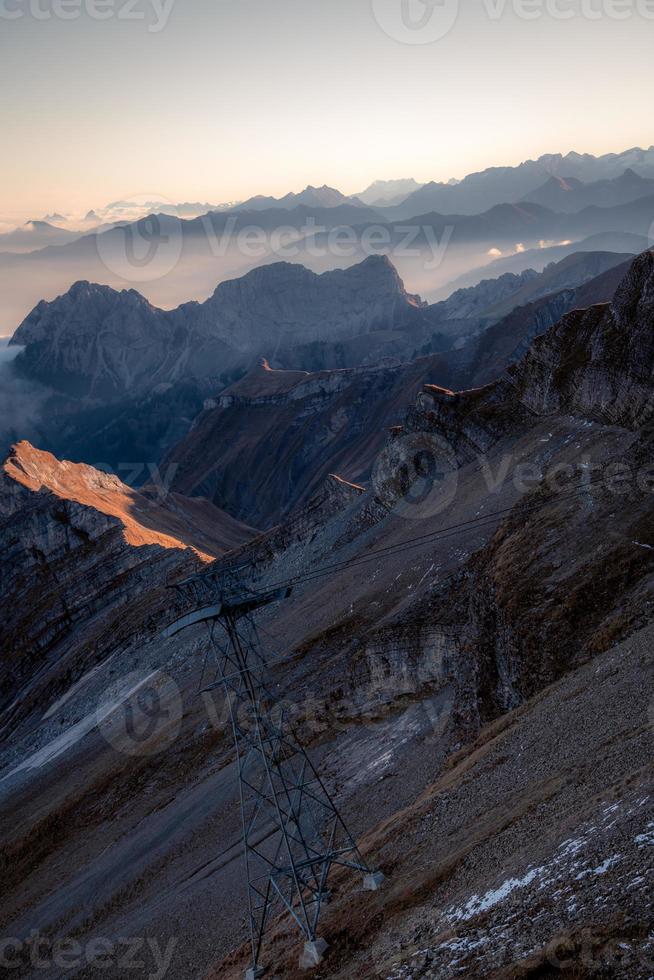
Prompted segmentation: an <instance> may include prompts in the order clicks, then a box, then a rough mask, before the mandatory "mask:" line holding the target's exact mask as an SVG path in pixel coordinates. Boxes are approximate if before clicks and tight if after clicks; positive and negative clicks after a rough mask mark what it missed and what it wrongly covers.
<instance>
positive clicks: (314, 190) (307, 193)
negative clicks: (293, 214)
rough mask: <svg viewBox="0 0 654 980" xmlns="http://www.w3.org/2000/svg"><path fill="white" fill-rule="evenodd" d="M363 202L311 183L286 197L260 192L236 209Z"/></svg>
mask: <svg viewBox="0 0 654 980" xmlns="http://www.w3.org/2000/svg"><path fill="white" fill-rule="evenodd" d="M362 203H363V202H362V201H360V200H359V199H358V198H356V197H348V196H346V195H345V194H341V192H340V191H337V190H336V189H335V188H333V187H328V186H327V185H326V184H324V185H323V186H322V187H312V186H311V184H309V186H308V187H305V189H304V190H303V191H300V193H299V194H293V193H291V194H285V195H284V197H265V196H264V195H263V194H259V195H257V196H256V197H251V198H249V199H248V200H247V201H243V203H242V204H239V205H238V207H237V208H236V209H235V210H237V211H267V210H269V209H270V208H284V209H285V210H292V209H293V208H297V207H307V208H337V207H339V206H340V205H342V204H355V205H357V204H358V205H360V204H362Z"/></svg>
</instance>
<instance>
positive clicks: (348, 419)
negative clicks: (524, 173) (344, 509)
mask: <svg viewBox="0 0 654 980" xmlns="http://www.w3.org/2000/svg"><path fill="white" fill-rule="evenodd" d="M619 258H621V257H619V256H612V255H610V254H607V255H606V256H604V255H598V256H596V255H592V254H589V255H588V256H580V257H577V258H576V259H568V260H564V261H563V262H562V263H560V264H559V266H557V267H554V268H552V269H548V270H547V272H546V273H543V274H541V275H537V274H536V273H530V274H529V275H526V276H524V277H510V278H509V279H506V280H498V281H493V282H489V283H482V284H481V285H480V286H479V287H477V288H474V289H470V290H465V291H461V292H460V293H457V294H454V296H453V297H452V299H451V301H450V302H448V303H444V304H438V305H437V306H435V307H432V310H431V312H432V313H433V314H435V315H438V316H441V315H443V314H445V315H450V314H455V315H457V314H458V315H459V316H460V317H461V319H459V320H454V321H447V320H444V321H442V322H439V323H438V325H437V327H436V329H437V330H438V331H441V330H447V328H448V324H450V323H454V324H456V326H457V328H458V330H459V331H460V332H461V331H463V329H464V324H465V323H466V322H467V323H468V328H467V329H469V330H473V329H474V328H477V329H478V328H479V324H480V323H482V322H484V316H483V315H481V314H483V313H485V314H486V318H487V319H486V322H487V323H492V322H493V319H494V318H493V316H492V311H493V310H494V309H495V310H497V309H499V308H501V305H502V302H503V301H506V297H507V294H511V293H510V291H512V295H513V296H514V297H516V298H518V297H524V296H529V295H534V296H538V295H539V292H540V291H541V290H547V289H548V288H551V287H552V286H554V285H555V284H563V283H565V282H574V281H576V279H579V280H580V281H582V282H583V281H584V278H585V277H586V276H589V275H592V274H593V273H594V272H595V271H596V270H598V269H600V270H601V269H602V268H604V266H607V265H608V266H611V265H613V263H614V262H617V261H618V259H619ZM630 266H631V261H628V262H627V263H622V264H620V265H617V266H616V267H615V268H610V269H609V271H607V272H605V273H603V274H602V275H599V276H597V277H596V278H594V279H591V280H590V281H589V282H587V283H585V284H584V285H583V286H580V287H579V289H561V290H560V291H558V292H555V293H551V294H549V295H547V296H545V297H544V298H542V299H540V300H537V301H535V302H533V303H528V304H527V305H526V306H520V307H519V308H518V309H516V310H514V311H513V312H512V313H511V314H509V315H508V316H506V317H503V318H501V319H499V320H498V322H496V323H494V325H493V326H491V327H489V328H488V329H487V330H486V331H485V332H483V333H482V334H481V335H480V336H478V337H476V338H474V339H472V340H470V341H469V342H468V343H467V344H466V345H465V346H463V347H462V348H461V349H457V350H454V351H449V352H446V353H442V354H435V355H430V356H425V357H422V358H419V359H418V360H416V361H414V362H412V363H410V364H404V365H400V366H389V367H385V368H381V369H380V368H373V369H365V370H364V369H359V370H355V371H335V372H319V373H312V374H305V373H298V372H291V371H271V370H270V368H269V366H268V365H265V366H264V367H261V366H259V367H257V368H256V369H254V370H253V371H252V372H251V373H250V374H248V375H246V377H245V378H243V379H241V380H240V381H238V382H236V383H235V384H234V385H232V386H230V387H229V388H227V389H225V390H224V391H223V392H222V394H221V395H220V396H219V397H217V398H216V399H209V400H208V402H207V405H208V408H207V409H206V410H205V411H204V412H203V413H202V414H201V415H199V417H198V418H197V419H196V421H195V423H194V425H193V427H192V429H191V431H190V433H189V434H188V436H187V437H185V438H184V439H182V440H181V441H180V443H179V444H178V445H176V446H175V447H174V448H173V449H172V450H171V452H170V453H168V454H167V455H166V457H165V458H164V460H163V463H162V470H163V471H164V472H165V471H168V470H171V472H174V477H173V486H174V487H175V489H176V490H178V491H179V492H180V493H183V494H186V495H189V496H193V495H195V494H201V495H203V496H206V497H208V498H209V499H210V500H213V502H214V503H215V504H216V506H218V507H221V508H224V509H225V510H226V511H227V512H228V513H230V514H233V515H234V516H235V517H237V518H239V519H241V520H245V521H248V522H250V523H253V524H255V525H256V526H258V527H264V526H269V525H270V524H272V523H276V522H278V521H279V520H280V519H282V518H283V517H284V516H285V515H287V514H288V513H289V511H290V510H292V509H293V508H294V507H296V506H297V505H299V504H301V503H303V502H306V501H307V500H308V498H309V497H310V496H311V494H312V493H313V492H314V491H315V490H316V488H317V487H318V486H319V485H320V484H321V482H322V481H323V480H324V478H325V476H326V475H327V474H328V473H329V472H332V471H335V472H338V473H340V474H341V475H342V476H344V477H345V478H346V479H347V480H350V481H353V482H354V483H361V482H366V481H368V480H369V478H370V475H371V469H372V466H373V463H374V460H375V459H376V457H377V455H378V453H379V451H380V450H381V448H382V445H383V442H384V440H385V438H386V430H387V429H388V428H390V427H392V426H394V425H396V424H398V423H399V422H400V421H401V420H402V417H403V415H404V413H405V411H406V409H407V408H408V406H409V405H410V404H411V403H412V402H413V400H414V398H415V395H416V393H417V391H418V389H419V387H420V386H421V385H424V384H426V383H433V384H439V385H443V386H446V387H448V388H456V389H463V388H472V387H477V386H479V385H481V384H485V383H487V382H488V381H491V380H493V379H494V378H497V377H499V376H500V375H501V374H502V373H503V371H504V370H505V368H506V367H507V366H508V365H509V364H510V363H511V362H512V361H514V360H516V359H517V358H518V357H520V356H522V354H523V353H524V352H525V351H526V349H527V348H528V346H529V344H530V343H531V341H532V340H533V339H534V338H535V337H536V336H537V335H538V334H541V333H544V332H545V331H546V330H547V329H548V328H549V327H551V326H552V325H553V324H555V323H556V322H557V321H558V320H559V319H560V318H561V317H562V316H563V315H564V314H565V313H567V312H569V311H570V310H571V309H574V308H576V307H587V306H588V305H590V304H592V303H601V302H609V301H610V300H611V299H612V298H613V295H614V293H615V291H616V289H617V287H618V285H619V284H620V282H621V281H622V279H623V278H624V275H625V274H626V272H627V271H628V269H629V268H630ZM507 302H508V303H509V305H510V303H511V301H510V300H509V301H507ZM465 314H469V318H468V320H467V321H466V320H465V319H464V315H465ZM495 316H497V314H495Z"/></svg>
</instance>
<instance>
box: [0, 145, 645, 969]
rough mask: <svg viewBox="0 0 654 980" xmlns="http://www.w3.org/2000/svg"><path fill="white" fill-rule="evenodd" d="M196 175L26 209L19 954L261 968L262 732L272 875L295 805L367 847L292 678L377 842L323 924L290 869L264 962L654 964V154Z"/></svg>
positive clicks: (296, 833) (14, 417)
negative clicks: (174, 200)
mask: <svg viewBox="0 0 654 980" xmlns="http://www.w3.org/2000/svg"><path fill="white" fill-rule="evenodd" d="M159 203H160V202H158V201H156V200H155V199H154V198H152V197H149V196H148V198H147V199H146V200H144V201H141V202H140V203H138V204H137V206H134V205H133V202H130V201H127V200H126V201H118V200H117V201H114V202H112V203H111V204H110V205H109V206H108V207H107V208H105V209H102V208H98V209H94V211H93V213H92V214H89V215H87V216H85V218H86V219H88V220H87V221H86V225H85V227H84V228H83V229H82V233H80V232H79V228H78V229H77V230H72V229H71V228H70V227H69V225H70V224H71V222H69V220H68V218H67V217H66V215H65V214H62V213H61V212H60V211H55V212H54V213H53V214H51V215H49V216H48V218H49V220H48V221H47V222H46V223H45V225H42V223H40V222H33V223H31V225H30V226H29V227H26V228H23V229H20V230H19V231H16V232H11V231H10V232H8V235H7V236H5V238H4V241H0V247H1V246H3V245H6V244H7V238H9V239H10V241H9V245H8V248H9V247H11V249H12V250H5V251H1V252H0V317H2V320H1V321H0V323H2V325H3V330H6V331H7V333H10V335H11V337H10V340H7V339H5V340H3V341H2V342H0V450H2V461H0V544H1V547H0V649H2V650H3V651H5V655H4V656H3V657H0V731H1V732H2V735H3V738H2V739H1V740H0V818H1V819H0V823H1V825H2V831H1V833H0V838H1V839H0V867H1V868H2V874H3V889H4V892H3V903H2V909H0V920H1V921H2V929H3V934H4V935H6V936H15V937H16V940H15V941H14V940H12V941H11V942H12V943H13V946H12V947H11V950H10V952H12V951H13V952H15V953H16V963H17V966H18V969H17V972H18V973H19V974H20V975H21V976H27V977H31V976H32V975H33V973H34V970H37V972H38V971H39V970H40V968H37V967H34V963H33V960H32V959H31V955H32V950H33V949H37V950H38V949H40V948H42V947H43V945H44V944H46V947H47V944H48V943H58V942H60V941H61V942H67V941H70V939H71V937H73V938H74V942H75V943H77V944H78V945H79V947H80V948H81V949H84V950H88V949H92V948H94V947H93V944H94V943H95V942H97V940H98V937H99V936H104V937H107V939H106V942H107V943H109V944H110V945H111V948H112V950H115V949H118V948H119V947H120V946H121V943H128V942H130V940H126V939H125V938H124V937H127V936H131V935H132V934H135V933H138V935H139V936H141V937H142V938H143V941H144V942H145V941H147V950H148V951H149V952H153V951H154V952H155V953H157V952H158V953H160V952H161V948H162V946H163V941H162V943H161V946H160V945H155V939H156V942H157V944H158V943H159V942H160V940H164V939H165V940H166V942H167V946H166V959H165V962H166V964H167V966H166V971H169V974H168V975H169V976H170V977H174V980H198V978H199V977H201V978H203V980H242V978H243V976H244V975H245V976H249V977H251V976H252V975H253V974H254V975H255V976H259V975H261V974H260V971H259V970H258V969H254V967H253V966H252V955H253V954H252V944H251V943H250V942H249V941H248V935H247V928H246V916H245V915H244V910H247V909H248V907H249V906H248V888H249V887H250V885H251V882H250V880H249V879H248V877H247V869H246V871H244V870H243V868H244V862H243V861H242V849H243V831H244V826H245V827H246V832H247V828H248V827H251V826H252V824H250V823H248V817H247V816H246V817H245V819H244V817H243V812H244V811H241V805H242V801H243V792H244V787H245V792H246V793H247V792H249V791H251V790H252V787H253V783H251V782H250V778H251V769H250V766H251V762H252V759H251V755H250V750H251V749H252V747H253V745H254V747H255V748H257V751H259V750H260V749H261V750H262V751H263V752H264V753H265V752H268V753H271V754H270V755H268V756H266V760H267V764H268V765H269V766H270V767H271V768H270V769H269V770H267V772H268V775H266V773H265V772H264V776H265V778H263V777H262V780H263V781H262V786H263V787H264V788H263V790H262V795H261V797H260V802H257V803H256V804H255V809H254V811H250V812H254V813H255V817H257V816H258V814H259V808H261V810H262V811H263V810H265V808H266V807H270V809H269V810H266V811H265V812H266V813H267V818H266V819H267V820H268V821H269V823H266V824H265V825H263V829H262V832H261V835H260V836H259V835H258V834H257V839H256V841H255V847H256V848H258V849H261V851H262V852H263V853H265V854H269V855H270V856H271V860H272V864H271V867H275V862H276V861H277V858H278V855H279V853H280V849H279V848H278V847H277V841H278V838H277V837H276V836H275V831H274V826H275V820H285V821H286V823H285V827H286V830H287V832H288V835H289V836H288V837H287V851H286V855H285V856H284V860H287V858H288V859H289V860H290V859H291V858H292V856H293V854H294V851H293V848H294V847H295V846H296V845H297V843H298V839H299V838H300V837H303V835H305V834H307V835H309V834H311V835H313V836H312V837H311V840H312V841H313V844H312V847H313V853H312V856H311V857H310V858H309V859H307V860H306V861H305V863H304V864H303V869H304V870H305V871H306V869H307V868H309V869H311V868H313V866H314V865H315V864H316V857H315V854H316V853H318V852H317V849H318V848H322V847H323V846H325V841H327V842H329V841H330V840H331V844H329V846H330V847H332V846H333V844H334V840H335V837H334V836H333V835H332V836H331V838H330V837H329V835H326V834H324V832H323V830H324V828H323V823H322V816H321V814H320V813H319V812H318V811H317V810H316V811H314V810H313V809H312V810H310V811H306V814H307V817H309V816H310V817H311V821H309V820H308V819H306V820H305V819H304V817H302V819H301V817H300V816H299V815H298V813H297V811H296V806H297V805H298V800H299V798H300V796H299V795H298V796H297V798H296V797H295V796H293V795H292V794H290V793H289V794H287V795H286V797H285V798H282V796H281V795H279V796H276V794H275V787H276V785H277V783H276V780H278V779H279V778H280V771H281V770H280V769H279V768H278V769H275V775H270V774H269V773H270V772H271V771H272V768H274V766H273V763H274V765H275V766H276V765H277V763H278V762H279V766H280V767H281V766H285V765H286V764H287V763H290V764H291V765H292V766H294V765H295V762H296V759H297V758H298V757H299V753H298V752H297V750H296V747H295V743H293V742H291V740H290V736H289V739H287V740H286V741H284V740H282V739H280V737H279V732H278V729H276V728H274V727H273V724H272V721H271V718H273V716H275V718H276V714H275V713H276V712H277V709H278V708H283V711H281V712H280V718H281V720H280V721H279V722H277V721H276V720H275V725H277V724H279V725H283V724H285V719H288V723H289V729H288V731H289V732H290V731H291V730H292V733H293V738H298V739H301V741H302V743H303V744H305V745H306V746H308V750H309V752H310V756H311V759H312V760H316V762H315V765H316V766H317V767H318V769H319V771H320V774H321V776H320V780H317V779H316V780H313V779H312V778H310V779H309V781H308V786H309V787H311V786H313V787H314V788H315V787H316V786H318V785H319V786H320V789H321V792H324V793H325V794H326V793H329V794H331V796H332V797H333V799H334V800H337V801H338V812H339V814H340V815H342V816H339V820H340V819H342V821H343V822H344V823H345V822H346V823H347V826H348V827H351V828H352V833H353V834H354V835H355V836H356V840H357V842H358V845H357V846H358V847H359V848H360V853H361V858H362V862H363V861H365V868H366V869H368V870H366V873H365V876H364V877H363V878H362V874H361V872H362V871H363V870H364V865H363V863H361V864H359V865H357V867H356V868H354V867H352V866H351V863H348V862H345V863H344V862H343V861H342V860H341V859H342V857H343V853H344V852H342V851H340V850H334V851H333V853H332V855H331V858H330V860H332V858H333V863H334V864H339V861H340V867H339V868H338V869H336V873H334V870H335V869H334V868H331V866H330V867H329V868H328V869H327V871H328V874H327V876H326V877H325V878H322V879H320V880H319V881H318V883H317V884H316V880H317V878H316V880H313V879H312V880H311V883H310V885H307V887H305V888H301V887H300V886H299V885H298V888H299V889H300V890H299V894H300V897H301V899H302V902H306V904H307V906H308V907H312V906H313V905H314V901H315V896H316V894H319V895H320V900H321V903H322V905H321V906H320V911H321V917H320V930H319V933H318V935H319V938H320V940H323V939H324V943H321V942H319V941H318V940H316V942H315V943H314V941H313V940H311V941H310V942H308V944H307V945H308V947H309V948H308V949H307V946H305V938H306V936H305V935H303V934H301V933H300V932H299V931H298V922H299V921H301V920H300V918H299V917H294V916H292V915H290V914H289V906H288V903H284V902H282V901H281V899H280V901H279V903H278V905H276V906H274V907H273V909H272V910H271V912H270V916H269V918H270V921H269V930H268V931H267V932H266V933H265V936H264V942H263V945H262V952H261V956H260V957H259V956H258V952H257V954H256V956H255V958H256V957H258V959H259V961H261V963H262V965H263V966H264V967H265V968H266V975H270V976H271V977H272V976H274V977H275V978H279V980H300V977H304V976H308V974H307V972H306V970H305V969H304V967H305V966H306V963H307V957H308V956H309V954H311V955H312V956H313V955H314V954H315V957H317V958H319V959H320V963H317V964H316V965H317V967H318V971H319V974H320V976H321V977H324V978H325V980H351V978H352V977H357V978H360V980H380V978H381V977H384V978H386V980H450V978H451V977H453V976H464V975H465V976H466V977H470V978H471V980H526V978H532V980H545V978H551V977H553V976H554V975H555V974H556V975H560V976H561V977H562V980H563V978H567V977H569V978H570V980H572V978H575V980H596V978H599V977H612V978H613V977H615V978H616V980H641V978H642V977H645V976H649V975H650V973H651V970H650V967H649V962H650V960H651V952H652V949H653V948H654V947H653V946H652V930H651V924H652V910H653V909H654V889H653V887H652V883H651V880H650V878H651V875H650V865H651V863H652V861H651V847H652V828H653V827H654V770H653V769H652V765H651V747H652V745H651V743H652V698H651V691H652V682H653V680H654V622H653V612H652V610H653V609H654V496H653V495H652V484H653V481H652V452H653V450H654V250H653V249H652V245H653V244H654V243H653V241H652V237H653V232H652V229H653V228H654V147H652V148H650V149H649V150H638V149H634V150H630V151H627V152H625V153H621V154H609V155H606V156H603V157H597V158H596V157H593V156H590V155H580V154H575V153H573V154H567V155H562V154H553V155H547V156H544V157H541V158H540V159H539V160H537V161H527V162H525V163H523V164H521V165H520V166H518V167H510V168H504V167H503V168H491V169H489V170H486V171H484V172H482V173H478V174H471V175H469V176H467V177H465V178H463V179H462V180H460V181H459V180H452V181H450V182H449V183H436V182H430V183H426V184H424V185H422V184H419V183H418V182H417V181H415V180H414V179H413V178H406V179H405V178H402V179H398V180H379V181H375V182H374V183H373V184H372V185H371V186H370V187H368V188H367V189H366V190H365V191H363V192H361V193H360V194H358V195H346V194H343V193H342V192H341V191H339V190H337V189H336V188H332V187H329V186H328V185H324V186H320V187H315V186H312V185H309V186H308V187H307V188H305V189H304V190H301V191H299V192H291V193H289V194H287V195H285V196H281V197H272V196H270V195H256V196H255V197H253V198H250V199H249V200H247V201H244V202H229V203H227V204H225V205H217V206H215V207H213V206H210V205H204V204H202V203H201V202H198V203H195V204H194V203H188V204H174V205H170V206H166V207H165V208H159V207H158V205H159ZM150 206H152V208H153V209H155V210H156V213H150V211H149V208H150ZM205 208H206V209H207V210H205ZM62 219H63V220H62ZM112 219H113V220H112ZM105 222H107V223H109V224H111V227H106V226H105ZM12 235H14V237H13V238H12V237H11V236H12ZM60 235H61V236H63V237H62V238H61V239H60V238H59V237H58V236H60ZM71 235H72V237H70V236H71ZM30 236H35V237H33V238H30ZM39 236H41V237H40V238H39ZM49 236H52V238H50V237H49ZM30 241H31V242H32V244H33V245H34V243H35V242H37V241H43V243H46V242H48V243H47V244H45V247H33V248H29V242H30ZM20 242H27V243H28V245H27V246H26V248H27V249H28V250H27V251H24V252H23V251H20V250H19V247H18V244H19V243H20ZM223 615H224V619H222V618H221V617H222V616H223ZM250 617H251V618H250ZM180 623H184V624H186V625H185V628H184V629H181V630H180V629H178V625H179V624H180ZM207 623H209V628H208V629H207ZM174 624H177V625H174ZM223 627H225V628H223ZM223 634H224V635H223ZM224 644H229V645H227V646H224ZM234 651H237V653H238V656H236V654H235V653H234ZM244 651H245V652H244ZM232 655H234V656H236V659H235V660H234V661H232V660H230V659H229V657H230V656H232ZM255 659H256V669H255ZM259 662H260V663H261V666H259ZM221 671H222V675H221ZM259 672H261V673H259ZM264 681H265V683H264ZM230 685H232V686H230ZM255 685H256V687H255ZM259 685H260V686H259ZM235 692H236V694H237V696H238V697H241V694H242V693H243V692H245V695H244V696H246V697H247V698H250V707H254V709H255V711H254V728H252V727H251V723H252V719H253V715H252V713H251V712H250V713H249V714H248V717H247V719H246V718H244V717H243V715H244V713H243V712H237V711H234V708H233V702H232V700H231V697H232V695H233V694H234V693H235ZM253 692H254V694H253ZM265 726H268V727H265ZM234 732H236V735H237V737H238V738H240V739H241V741H240V742H239V743H238V749H236V748H235V745H234V740H233V735H234ZM253 733H254V735H255V736H256V738H254V737H253ZM271 733H272V734H271ZM264 745H265V748H262V747H263V746H264ZM278 748H279V750H280V752H281V753H282V754H281V756H279V757H275V756H274V753H275V752H276V751H277V750H278ZM241 749H243V750H244V753H243V757H242V756H241V754H240V752H241ZM246 755H247V760H248V761H247V762H244V759H245V756H246ZM271 760H272V761H271ZM308 771H309V770H308V769H307V768H306V767H305V768H304V769H302V770H301V772H302V775H301V779H302V780H305V777H306V776H307V773H308ZM312 771H313V770H312ZM239 778H241V781H240V782H239ZM266 780H267V782H266ZM255 788H256V787H255ZM271 804H272V805H271ZM287 807H288V809H286V808H287ZM251 819H254V818H251ZM310 823H313V824H315V826H309V825H310ZM271 827H272V828H273V830H271V829H270V828H271ZM266 849H268V850H266ZM373 869H374V870H375V874H372V871H373ZM354 871H355V872H356V873H354V874H353V873H352V872H354ZM307 873H308V872H307ZM311 874H313V871H311ZM282 877H283V878H284V880H285V881H286V882H288V881H293V880H294V879H293V875H292V874H290V875H289V873H288V868H285V869H283V873H282ZM314 877H315V876H314ZM370 877H372V878H374V881H373V882H372V883H373V884H374V885H375V888H374V890H368V889H367V884H370V881H369V880H368V879H369V878H370ZM382 877H383V880H382ZM258 880H259V879H257V881H258ZM327 881H329V895H328V896H326V895H324V894H323V893H324V890H325V888H326V882H327ZM284 887H286V886H284ZM270 888H271V889H272V888H273V886H272V885H271V886H270ZM250 896H251V892H250ZM327 897H328V898H329V901H323V899H325V898H327ZM302 902H301V903H300V904H302ZM35 935H36V940H35V939H34V937H35ZM39 937H40V938H39ZM41 940H42V942H41ZM323 947H324V948H323ZM55 948H58V947H55ZM64 948H65V947H64ZM75 948H77V947H75ZM7 949H8V947H6V946H5V950H4V951H5V952H7ZM318 954H319V955H318ZM315 957H314V958H315ZM155 958H157V962H159V960H162V961H163V959H164V957H161V956H158V955H157V957H155ZM104 959H105V960H107V962H104V963H102V966H101V968H100V969H101V972H102V975H103V976H104V977H105V978H106V980H124V977H125V968H124V965H123V964H122V963H121V962H118V961H115V960H114V959H111V957H109V956H108V955H107V956H106V957H104ZM144 962H145V961H144ZM298 964H300V965H299V966H298ZM589 964H590V965H589ZM55 966H56V969H55ZM645 966H647V968H646V969H645ZM166 971H164V972H166ZM246 971H247V972H246ZM41 972H43V975H44V976H48V977H52V978H53V980H54V978H55V976H56V977H59V976H60V974H61V971H60V969H59V966H58V965H57V964H55V965H54V966H53V967H52V969H49V968H48V969H46V970H45V971H41ZM128 972H129V971H128ZM73 973H74V974H75V976H79V978H80V980H81V978H82V977H84V980H86V977H88V978H89V980H95V975H96V971H95V969H94V965H93V964H92V963H86V964H81V966H80V967H79V969H77V968H75V969H74V970H73ZM71 975H72V974H71ZM134 975H135V977H137V976H138V977H139V980H141V977H142V978H143V980H145V978H146V976H151V975H152V974H151V971H150V968H149V966H148V965H145V966H144V965H142V966H141V967H137V968H136V969H135V974H134ZM316 975H317V974H316Z"/></svg>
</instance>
